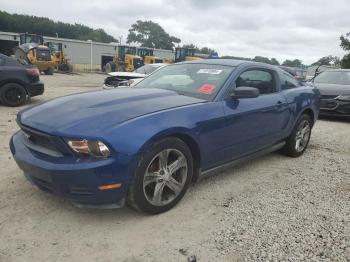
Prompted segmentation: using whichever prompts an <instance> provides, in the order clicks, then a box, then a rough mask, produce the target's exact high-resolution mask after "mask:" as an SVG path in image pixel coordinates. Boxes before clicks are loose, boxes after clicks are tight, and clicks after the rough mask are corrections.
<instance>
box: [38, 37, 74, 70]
mask: <svg viewBox="0 0 350 262" xmlns="http://www.w3.org/2000/svg"><path fill="white" fill-rule="evenodd" d="M44 45H45V46H47V47H48V48H49V50H50V53H51V59H52V61H53V63H54V64H55V68H56V70H58V71H62V72H72V71H73V67H72V65H71V64H70V63H69V59H67V57H66V56H65V54H64V52H63V48H62V43H54V42H46V43H44Z"/></svg>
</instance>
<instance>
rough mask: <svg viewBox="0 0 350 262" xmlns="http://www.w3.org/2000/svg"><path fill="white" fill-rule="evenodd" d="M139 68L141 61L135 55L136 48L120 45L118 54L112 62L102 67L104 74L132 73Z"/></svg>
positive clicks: (140, 58)
mask: <svg viewBox="0 0 350 262" xmlns="http://www.w3.org/2000/svg"><path fill="white" fill-rule="evenodd" d="M141 66H143V60H142V57H141V56H138V55H136V47H134V46H125V45H121V46H118V53H117V54H116V55H115V56H114V57H113V60H112V61H110V62H108V63H107V64H106V65H105V66H104V71H105V72H106V73H110V72H116V71H119V72H132V71H134V70H135V69H137V68H139V67H141Z"/></svg>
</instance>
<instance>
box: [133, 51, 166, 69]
mask: <svg viewBox="0 0 350 262" xmlns="http://www.w3.org/2000/svg"><path fill="white" fill-rule="evenodd" d="M137 55H139V56H141V57H142V59H143V63H144V64H145V65H147V64H155V63H163V62H164V61H163V59H162V58H160V57H158V56H154V55H153V49H151V48H146V47H138V48H137Z"/></svg>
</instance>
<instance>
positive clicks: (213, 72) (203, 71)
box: [197, 69, 222, 75]
mask: <svg viewBox="0 0 350 262" xmlns="http://www.w3.org/2000/svg"><path fill="white" fill-rule="evenodd" d="M221 72H222V70H219V69H199V70H198V72H197V74H209V75H220V74H221Z"/></svg>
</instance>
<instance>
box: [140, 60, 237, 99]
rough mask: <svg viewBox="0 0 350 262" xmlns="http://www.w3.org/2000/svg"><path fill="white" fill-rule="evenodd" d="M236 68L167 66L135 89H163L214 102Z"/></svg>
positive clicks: (195, 65) (196, 65)
mask: <svg viewBox="0 0 350 262" xmlns="http://www.w3.org/2000/svg"><path fill="white" fill-rule="evenodd" d="M233 69H234V67H232V66H223V65H210V64H175V65H169V66H165V67H163V68H161V69H159V70H157V71H155V72H154V73H153V74H151V75H150V76H148V77H146V78H145V79H144V80H142V81H141V82H140V83H138V84H137V85H136V86H135V87H140V88H143V87H145V88H161V89H167V90H172V91H175V92H177V93H179V94H182V95H187V96H191V97H197V98H201V99H205V100H212V99H213V98H214V97H215V96H216V94H217V93H218V92H219V90H220V88H221V87H222V85H223V84H224V83H225V81H226V79H227V78H228V76H229V75H230V73H231V72H232V70H233Z"/></svg>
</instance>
